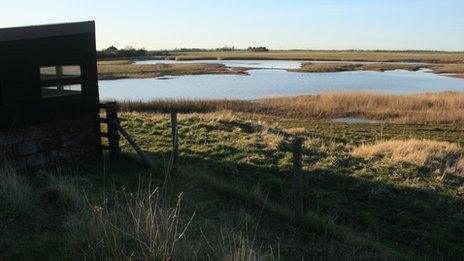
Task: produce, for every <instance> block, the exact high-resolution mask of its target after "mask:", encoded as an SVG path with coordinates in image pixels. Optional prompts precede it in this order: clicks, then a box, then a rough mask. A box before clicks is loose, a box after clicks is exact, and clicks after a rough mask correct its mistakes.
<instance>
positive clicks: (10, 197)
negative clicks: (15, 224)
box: [0, 166, 33, 212]
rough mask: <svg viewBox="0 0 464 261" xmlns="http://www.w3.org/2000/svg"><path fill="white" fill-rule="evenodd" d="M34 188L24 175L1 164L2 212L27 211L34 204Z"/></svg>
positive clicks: (0, 205) (0, 203)
mask: <svg viewBox="0 0 464 261" xmlns="http://www.w3.org/2000/svg"><path fill="white" fill-rule="evenodd" d="M32 197H33V195H32V189H31V186H30V185H29V184H28V183H27V181H26V180H25V179H24V177H21V176H18V175H17V174H16V171H15V170H14V169H13V168H11V167H8V166H0V212H3V211H6V212H12V211H13V212H16V211H22V212H26V211H27V208H28V207H29V206H31V204H32Z"/></svg>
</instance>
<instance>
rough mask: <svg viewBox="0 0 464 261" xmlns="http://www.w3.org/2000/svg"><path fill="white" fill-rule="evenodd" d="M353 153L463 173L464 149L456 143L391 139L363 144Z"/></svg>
mask: <svg viewBox="0 0 464 261" xmlns="http://www.w3.org/2000/svg"><path fill="white" fill-rule="evenodd" d="M353 153H354V154H355V155H358V156H362V157H365V158H384V159H387V160H389V161H392V162H394V163H410V164H414V165H418V166H425V167H428V168H430V169H432V170H435V171H438V172H439V173H443V172H445V171H448V172H452V173H454V174H459V175H460V174H462V172H463V170H464V160H463V155H464V151H463V150H462V148H461V147H460V146H459V145H458V144H456V143H449V142H443V141H433V140H417V139H411V140H389V141H379V142H376V143H374V144H369V145H362V146H360V147H358V148H355V149H354V150H353Z"/></svg>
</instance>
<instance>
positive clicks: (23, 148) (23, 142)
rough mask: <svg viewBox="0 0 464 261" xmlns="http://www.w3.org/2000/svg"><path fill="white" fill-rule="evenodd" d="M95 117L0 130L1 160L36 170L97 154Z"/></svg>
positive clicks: (23, 168)
mask: <svg viewBox="0 0 464 261" xmlns="http://www.w3.org/2000/svg"><path fill="white" fill-rule="evenodd" d="M96 124H97V122H96V119H95V118H81V119H73V120H67V121H55V122H49V123H42V124H37V125H33V126H27V127H18V128H13V129H10V130H4V129H1V130H0V161H4V160H6V161H7V162H8V164H10V165H11V166H12V167H14V168H16V169H20V170H26V169H28V170H37V169H44V168H49V167H53V166H59V165H63V164H69V163H72V162H75V161H79V160H83V159H90V158H96V157H97V156H98V155H99V144H97V130H96V126H97V125H96Z"/></svg>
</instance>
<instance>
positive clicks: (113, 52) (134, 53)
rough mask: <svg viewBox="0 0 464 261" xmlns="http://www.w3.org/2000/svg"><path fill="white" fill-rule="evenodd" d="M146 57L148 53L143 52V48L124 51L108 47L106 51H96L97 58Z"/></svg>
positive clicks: (127, 48) (128, 48)
mask: <svg viewBox="0 0 464 261" xmlns="http://www.w3.org/2000/svg"><path fill="white" fill-rule="evenodd" d="M146 55H148V51H147V50H145V48H141V49H135V48H133V47H130V46H129V47H126V48H124V49H118V48H116V47H114V46H110V47H108V48H107V49H103V50H101V51H97V57H98V58H118V57H142V56H146Z"/></svg>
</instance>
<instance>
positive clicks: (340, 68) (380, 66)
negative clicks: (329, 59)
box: [289, 63, 425, 72]
mask: <svg viewBox="0 0 464 261" xmlns="http://www.w3.org/2000/svg"><path fill="white" fill-rule="evenodd" d="M424 67H425V66H424V65H417V64H401V63H368V64H352V63H304V64H303V65H302V66H301V68H300V69H294V70H289V71H293V72H344V71H379V72H384V71H391V70H407V71H418V70H419V69H421V68H424Z"/></svg>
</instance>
